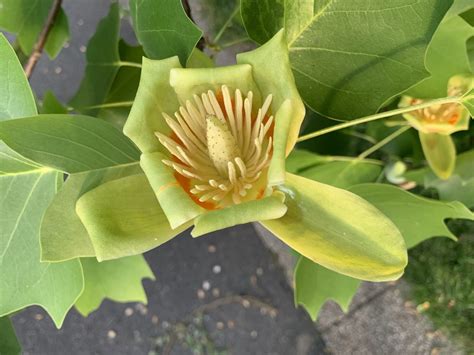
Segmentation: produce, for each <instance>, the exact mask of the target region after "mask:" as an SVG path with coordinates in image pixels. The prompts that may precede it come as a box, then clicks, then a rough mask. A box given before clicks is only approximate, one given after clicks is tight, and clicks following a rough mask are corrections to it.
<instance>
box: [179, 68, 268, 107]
mask: <svg viewBox="0 0 474 355" xmlns="http://www.w3.org/2000/svg"><path fill="white" fill-rule="evenodd" d="M170 84H171V86H172V87H173V89H174V91H175V92H176V95H177V96H178V99H179V101H180V103H181V104H183V103H185V102H186V100H191V102H194V100H193V95H201V94H202V93H204V92H207V91H208V90H211V91H214V92H218V91H220V90H221V87H222V85H226V86H227V87H228V88H229V90H231V91H232V90H235V89H239V90H240V91H241V92H242V94H243V95H247V92H249V91H252V92H253V94H254V96H253V103H254V105H253V106H254V107H256V106H259V105H260V104H261V102H262V98H261V95H260V91H259V90H258V87H257V85H256V84H255V81H254V79H253V77H252V67H251V66H250V65H248V64H244V65H231V66H228V67H218V68H186V69H184V68H176V69H172V70H171V73H170Z"/></svg>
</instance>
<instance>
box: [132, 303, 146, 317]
mask: <svg viewBox="0 0 474 355" xmlns="http://www.w3.org/2000/svg"><path fill="white" fill-rule="evenodd" d="M135 309H136V310H137V311H138V312H140V314H141V315H142V316H144V315H146V314H147V313H148V308H146V307H145V305H144V304H142V303H137V304H136V305H135Z"/></svg>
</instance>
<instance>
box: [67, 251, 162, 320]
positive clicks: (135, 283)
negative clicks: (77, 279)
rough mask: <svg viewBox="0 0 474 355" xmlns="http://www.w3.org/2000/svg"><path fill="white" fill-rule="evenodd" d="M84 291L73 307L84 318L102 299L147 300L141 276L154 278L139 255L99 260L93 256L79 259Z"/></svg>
mask: <svg viewBox="0 0 474 355" xmlns="http://www.w3.org/2000/svg"><path fill="white" fill-rule="evenodd" d="M81 264H82V268H83V270H84V292H83V293H82V295H81V297H79V299H78V300H77V302H76V305H75V306H76V309H77V310H78V311H79V313H81V314H82V315H83V316H84V317H87V316H88V315H89V314H90V313H92V312H93V311H95V310H96V309H98V308H99V307H100V304H101V303H102V301H103V300H104V299H105V298H109V299H111V300H113V301H116V302H141V303H145V304H146V303H147V297H146V293H145V290H144V289H143V286H142V279H145V278H149V279H152V280H154V279H155V277H154V275H153V272H152V271H151V269H150V267H149V266H148V264H147V262H146V260H145V258H144V257H143V256H142V255H135V256H129V257H125V258H120V259H116V260H110V261H103V262H101V263H99V262H98V261H97V260H96V259H95V258H82V259H81Z"/></svg>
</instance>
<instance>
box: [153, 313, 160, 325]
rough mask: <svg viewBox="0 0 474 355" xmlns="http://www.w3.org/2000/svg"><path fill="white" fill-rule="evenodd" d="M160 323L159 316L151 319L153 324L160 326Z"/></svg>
mask: <svg viewBox="0 0 474 355" xmlns="http://www.w3.org/2000/svg"><path fill="white" fill-rule="evenodd" d="M158 321H159V319H158V316H155V315H153V316H152V317H151V322H152V323H153V324H158Z"/></svg>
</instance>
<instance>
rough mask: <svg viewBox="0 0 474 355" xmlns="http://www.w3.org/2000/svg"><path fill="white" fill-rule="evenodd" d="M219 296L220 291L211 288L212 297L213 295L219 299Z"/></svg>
mask: <svg viewBox="0 0 474 355" xmlns="http://www.w3.org/2000/svg"><path fill="white" fill-rule="evenodd" d="M220 294H221V291H220V290H219V289H218V288H213V289H212V295H213V296H214V297H219V296H220Z"/></svg>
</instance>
